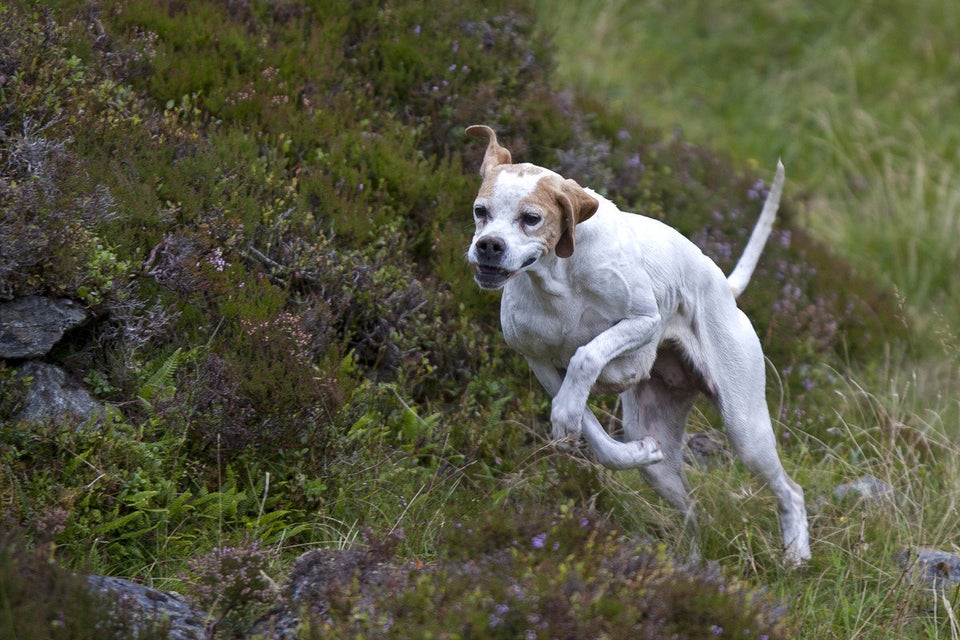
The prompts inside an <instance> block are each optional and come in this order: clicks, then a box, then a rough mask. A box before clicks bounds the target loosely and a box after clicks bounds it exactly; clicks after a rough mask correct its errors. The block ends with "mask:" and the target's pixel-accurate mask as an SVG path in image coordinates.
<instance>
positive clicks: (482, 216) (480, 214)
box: [473, 205, 489, 220]
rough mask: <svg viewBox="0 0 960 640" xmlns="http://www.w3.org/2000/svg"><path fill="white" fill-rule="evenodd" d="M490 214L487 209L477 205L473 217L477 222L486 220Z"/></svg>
mask: <svg viewBox="0 0 960 640" xmlns="http://www.w3.org/2000/svg"><path fill="white" fill-rule="evenodd" d="M488 214H489V212H488V211H487V208H486V207H484V206H482V205H477V206H475V207H474V208H473V215H474V216H475V217H476V218H477V220H486V218H487V215H488Z"/></svg>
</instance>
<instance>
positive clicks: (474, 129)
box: [466, 124, 513, 178]
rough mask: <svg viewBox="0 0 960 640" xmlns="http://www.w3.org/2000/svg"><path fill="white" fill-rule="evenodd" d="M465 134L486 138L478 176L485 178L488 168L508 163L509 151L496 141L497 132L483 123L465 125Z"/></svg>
mask: <svg viewBox="0 0 960 640" xmlns="http://www.w3.org/2000/svg"><path fill="white" fill-rule="evenodd" d="M466 134H467V135H468V136H472V137H474V138H486V139H487V152H486V154H484V156H483V163H482V164H481V165H480V177H481V178H485V177H486V176H487V173H488V172H489V171H490V169H492V168H494V167H496V166H497V165H501V164H510V163H511V162H512V161H513V159H512V157H511V156H510V151H508V150H507V149H506V148H505V147H501V146H500V144H499V143H498V142H497V134H496V133H494V131H493V129H491V128H490V127H488V126H486V125H484V124H475V125H472V126H469V127H467V130H466Z"/></svg>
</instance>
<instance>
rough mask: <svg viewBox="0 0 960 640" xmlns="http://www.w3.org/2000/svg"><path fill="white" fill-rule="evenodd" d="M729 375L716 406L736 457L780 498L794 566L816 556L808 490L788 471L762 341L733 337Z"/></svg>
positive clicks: (720, 379)
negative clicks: (775, 423)
mask: <svg viewBox="0 0 960 640" xmlns="http://www.w3.org/2000/svg"><path fill="white" fill-rule="evenodd" d="M725 344H726V345H727V354H728V358H726V359H725V360H723V364H722V366H723V367H725V368H726V370H724V371H715V372H714V373H715V374H716V375H715V376H714V380H716V381H717V386H718V391H717V398H716V404H717V408H718V409H719V411H720V414H721V416H722V417H723V422H724V426H725V427H726V430H727V438H728V439H729V441H730V446H731V447H732V448H733V451H734V453H735V454H736V456H737V457H738V458H739V459H740V460H741V461H742V462H743V464H744V465H745V466H746V467H747V468H748V469H749V470H750V471H751V472H753V474H754V475H755V476H756V477H757V478H758V479H760V480H761V481H762V482H764V483H765V484H766V486H767V487H768V488H769V489H770V491H771V492H773V494H774V496H776V498H777V505H778V509H779V514H780V528H781V532H782V534H783V547H784V551H785V552H786V560H787V563H788V564H789V565H794V566H795V565H798V564H800V563H801V562H803V561H804V560H807V559H809V558H810V539H809V533H808V525H807V510H806V506H805V504H804V497H803V489H802V488H801V487H800V485H798V484H797V483H796V482H794V481H793V480H792V479H791V478H790V477H789V476H788V475H787V472H786V471H785V470H784V468H783V464H782V463H781V462H780V456H779V455H778V453H777V442H776V438H775V436H774V433H773V427H772V425H771V421H770V413H769V410H768V409H767V399H766V394H765V391H764V389H765V383H764V378H765V371H764V360H763V354H762V353H761V350H760V344H759V341H758V340H757V339H756V336H755V335H753V334H746V333H741V334H739V335H736V334H733V335H731V336H729V337H728V339H727V340H726V342H725Z"/></svg>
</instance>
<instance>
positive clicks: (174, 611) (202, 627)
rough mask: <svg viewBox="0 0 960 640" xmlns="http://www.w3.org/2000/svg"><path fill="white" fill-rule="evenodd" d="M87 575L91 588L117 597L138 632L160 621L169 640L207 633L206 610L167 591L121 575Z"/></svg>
mask: <svg viewBox="0 0 960 640" xmlns="http://www.w3.org/2000/svg"><path fill="white" fill-rule="evenodd" d="M87 579H88V581H89V582H90V586H91V588H93V589H94V590H96V591H99V592H101V593H104V594H107V595H109V596H111V597H115V598H117V600H118V604H120V608H121V610H122V611H123V612H124V613H125V614H126V615H127V616H128V619H129V620H130V621H131V622H132V623H133V625H134V627H135V628H136V629H137V630H138V632H141V631H143V630H144V629H147V628H150V627H153V626H155V625H158V624H162V625H164V626H165V627H167V628H169V636H168V637H169V638H170V640H204V639H205V638H206V637H207V634H206V624H205V620H206V614H205V613H204V612H203V611H200V610H199V609H196V608H194V607H192V606H190V605H189V604H187V603H186V602H184V601H183V600H180V599H179V598H177V597H175V596H173V595H171V594H169V593H165V592H163V591H158V590H156V589H151V588H150V587H145V586H143V585H140V584H136V583H135V582H130V581H129V580H123V579H121V578H110V577H105V576H96V575H94V576H88V578H87Z"/></svg>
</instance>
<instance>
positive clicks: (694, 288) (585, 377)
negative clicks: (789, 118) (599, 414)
mask: <svg viewBox="0 0 960 640" xmlns="http://www.w3.org/2000/svg"><path fill="white" fill-rule="evenodd" d="M466 132H467V134H468V135H470V136H475V137H483V138H486V139H487V140H488V143H487V150H486V154H485V156H484V158H483V164H482V166H481V168H480V175H481V177H482V178H483V183H482V185H481V187H480V191H479V193H478V195H477V198H476V201H475V202H474V206H473V213H474V218H475V222H476V232H475V233H474V236H473V241H472V242H471V244H470V249H469V251H468V253H467V259H468V260H469V262H470V263H471V264H473V265H475V266H476V268H477V271H476V276H475V279H476V282H477V284H479V285H480V286H481V287H482V288H484V289H500V288H502V289H503V297H502V300H501V302H500V321H501V325H502V328H503V335H504V338H505V339H506V341H507V344H509V345H510V346H511V347H513V348H514V349H516V350H518V351H519V352H520V353H522V354H523V355H524V356H526V359H527V362H528V363H529V365H530V368H531V369H532V370H533V373H534V374H535V375H536V377H537V379H538V380H539V381H540V383H541V384H542V385H543V387H544V388H545V389H546V390H547V392H548V393H549V394H550V395H551V396H552V398H553V405H552V412H551V415H550V419H551V423H552V433H553V437H554V438H556V439H561V438H565V437H578V436H579V435H580V434H581V432H582V434H583V436H584V437H585V439H586V441H587V443H588V444H589V445H590V447H591V448H592V450H593V451H594V453H595V455H596V457H597V460H598V461H599V462H600V463H601V464H603V465H605V466H607V467H610V468H612V469H625V468H630V467H639V469H640V471H641V473H642V474H643V476H644V477H645V478H646V480H647V481H648V482H649V483H650V485H651V486H652V487H653V488H654V489H655V490H656V491H657V492H658V493H659V494H660V495H661V496H663V498H664V499H666V500H667V501H668V502H669V503H670V504H672V505H674V506H675V507H677V508H678V509H680V510H681V511H682V512H683V513H684V515H685V516H686V518H687V519H688V520H687V522H688V523H691V524H692V526H693V527H694V528H695V526H696V525H695V517H694V515H693V511H694V510H693V501H692V499H691V497H690V492H689V485H688V484H687V479H686V476H685V475H684V471H683V466H682V459H681V445H682V442H683V431H684V427H685V424H686V419H687V415H688V413H689V411H690V409H691V408H692V406H693V403H694V401H695V399H696V397H697V396H698V394H700V393H703V394H704V395H705V396H706V397H707V398H709V399H710V400H711V401H712V402H713V404H714V405H715V406H716V407H717V410H718V411H719V412H720V415H721V416H722V417H723V421H724V423H725V425H726V429H727V436H728V438H729V440H730V443H731V446H732V448H733V450H734V451H735V453H736V454H737V456H738V457H739V458H740V460H742V461H743V463H744V464H745V465H746V466H747V467H748V468H749V469H750V470H751V471H752V472H753V473H754V474H756V475H757V476H758V477H759V478H760V479H761V480H762V481H763V482H765V483H766V485H767V486H768V487H769V488H770V490H771V491H772V492H773V493H774V495H776V498H777V501H778V504H779V512H780V524H781V528H782V533H783V540H784V548H785V552H786V558H787V561H788V562H789V563H790V564H798V563H800V562H802V561H803V560H806V559H808V558H809V557H810V545H809V538H808V532H807V515H806V508H805V506H804V499H803V490H802V489H801V488H800V486H799V485H798V484H797V483H796V482H794V481H793V480H792V479H791V478H790V477H788V476H787V474H786V472H785V471H784V469H783V466H782V465H781V463H780V458H779V456H778V455H777V447H776V440H775V438H774V434H773V429H772V427H771V424H770V415H769V413H768V410H767V404H766V397H765V384H766V382H765V371H764V358H763V353H762V351H761V348H760V341H759V340H758V339H757V335H756V332H755V331H754V329H753V327H752V325H751V324H750V321H749V320H748V319H747V317H746V315H744V313H743V312H742V311H740V309H739V308H738V307H737V304H736V300H735V297H736V295H738V294H739V293H740V292H741V291H742V290H743V289H744V288H745V287H746V285H747V283H748V282H749V280H750V276H751V275H752V273H753V269H754V267H755V266H756V264H757V260H758V259H759V257H760V253H761V252H762V250H763V246H764V244H765V243H766V240H767V236H768V235H769V233H770V229H771V227H772V225H773V219H774V217H775V216H776V211H777V208H778V206H779V200H780V192H781V189H782V186H783V166H782V165H778V167H777V176H776V178H775V180H774V184H773V186H772V188H771V191H770V195H769V196H768V198H767V202H766V203H765V204H764V207H763V211H762V212H761V215H760V220H759V222H758V223H757V227H756V228H755V229H754V231H753V234H752V235H751V237H750V240H749V242H748V243H747V247H746V249H745V250H744V254H743V257H742V258H741V259H740V262H739V263H738V264H737V266H736V268H735V269H734V271H733V273H732V274H731V275H730V277H729V278H726V277H724V275H723V272H722V271H721V270H720V268H719V267H718V266H717V265H716V264H715V263H714V262H713V261H712V260H710V259H709V258H707V257H706V256H705V255H704V254H703V253H702V252H701V251H700V249H698V248H697V247H696V245H694V244H693V243H692V242H690V241H689V240H687V239H686V238H685V237H683V236H682V235H681V234H680V233H679V232H677V231H676V230H674V229H672V228H671V227H669V226H667V225H665V224H663V223H661V222H659V221H657V220H653V219H651V218H647V217H644V216H640V215H636V214H630V213H624V212H622V211H620V210H619V209H618V208H617V207H616V206H615V205H614V204H613V203H612V202H610V201H609V200H606V199H605V198H603V197H601V196H600V195H598V194H597V193H595V192H593V191H591V190H589V189H584V188H583V187H581V186H580V185H578V184H577V183H576V182H574V181H573V180H565V179H564V178H562V177H561V176H559V175H558V174H556V173H554V172H553V171H550V170H548V169H544V168H542V167H538V166H536V165H532V164H511V162H512V161H511V156H510V152H509V151H508V150H507V149H505V148H504V147H501V146H500V145H499V144H498V143H497V137H496V134H495V133H494V132H493V130H492V129H490V128H489V127H486V126H472V127H469V128H468V129H467V131H466ZM591 392H598V393H600V392H603V393H605V392H616V393H619V394H620V399H621V406H622V408H623V430H624V434H625V442H619V441H617V440H615V439H613V438H612V437H611V436H610V435H608V434H607V432H606V431H605V430H604V428H603V427H602V425H601V424H600V422H599V421H598V420H597V418H596V417H595V416H594V414H593V412H592V411H591V410H590V409H589V408H588V406H587V399H588V397H589V395H590V394H591Z"/></svg>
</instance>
